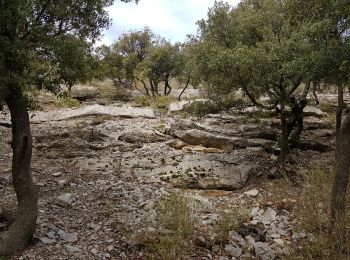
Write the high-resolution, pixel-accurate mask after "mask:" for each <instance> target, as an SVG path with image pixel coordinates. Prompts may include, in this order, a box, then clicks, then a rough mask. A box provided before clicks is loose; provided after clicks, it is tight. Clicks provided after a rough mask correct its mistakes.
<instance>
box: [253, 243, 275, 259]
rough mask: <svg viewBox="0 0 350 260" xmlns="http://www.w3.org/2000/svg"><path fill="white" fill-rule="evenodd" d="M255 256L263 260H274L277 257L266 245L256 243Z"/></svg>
mask: <svg viewBox="0 0 350 260" xmlns="http://www.w3.org/2000/svg"><path fill="white" fill-rule="evenodd" d="M254 250H255V256H256V257H260V258H261V259H262V260H273V259H275V257H276V253H275V251H274V250H272V248H271V247H270V246H269V245H267V244H266V243H262V242H256V243H255V244H254Z"/></svg>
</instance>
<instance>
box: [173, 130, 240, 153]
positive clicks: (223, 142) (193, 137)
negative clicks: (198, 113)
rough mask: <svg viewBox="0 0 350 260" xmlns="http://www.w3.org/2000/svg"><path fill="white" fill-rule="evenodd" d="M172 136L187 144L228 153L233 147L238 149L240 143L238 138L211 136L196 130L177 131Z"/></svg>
mask: <svg viewBox="0 0 350 260" xmlns="http://www.w3.org/2000/svg"><path fill="white" fill-rule="evenodd" d="M174 134H175V135H176V136H177V137H178V138H180V139H181V140H183V141H185V142H186V143H188V144H191V145H203V146H205V147H214V148H218V149H221V150H225V151H228V152H230V151H232V150H233V149H234V148H235V147H239V146H240V143H241V139H240V138H236V137H227V136H223V135H219V134H212V133H208V132H205V131H202V130H198V129H192V130H187V131H181V130H179V131H175V132H174Z"/></svg>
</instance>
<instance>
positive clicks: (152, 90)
mask: <svg viewBox="0 0 350 260" xmlns="http://www.w3.org/2000/svg"><path fill="white" fill-rule="evenodd" d="M149 85H150V87H151V93H152V96H153V97H155V96H156V90H155V87H154V84H153V81H152V80H151V79H150V80H149Z"/></svg>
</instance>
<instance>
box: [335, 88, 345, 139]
mask: <svg viewBox="0 0 350 260" xmlns="http://www.w3.org/2000/svg"><path fill="white" fill-rule="evenodd" d="M344 105H345V103H344V86H343V83H341V82H339V83H338V108H337V113H336V126H335V129H336V145H337V146H338V135H339V131H340V126H341V121H342V115H343V110H344Z"/></svg>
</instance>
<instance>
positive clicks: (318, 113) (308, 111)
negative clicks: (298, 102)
mask: <svg viewBox="0 0 350 260" xmlns="http://www.w3.org/2000/svg"><path fill="white" fill-rule="evenodd" d="M303 113H304V116H314V117H323V116H326V115H327V113H325V112H323V111H322V110H321V109H319V108H317V107H312V106H306V107H305V108H304V110H303Z"/></svg>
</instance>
